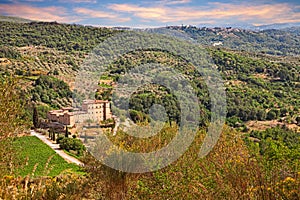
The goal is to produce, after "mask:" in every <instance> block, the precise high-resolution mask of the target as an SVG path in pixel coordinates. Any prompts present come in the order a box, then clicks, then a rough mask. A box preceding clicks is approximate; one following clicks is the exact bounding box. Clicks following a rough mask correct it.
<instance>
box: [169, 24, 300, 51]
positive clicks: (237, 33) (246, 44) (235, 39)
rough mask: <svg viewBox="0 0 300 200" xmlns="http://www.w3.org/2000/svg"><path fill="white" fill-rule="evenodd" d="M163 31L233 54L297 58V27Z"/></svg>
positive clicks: (185, 27) (190, 27)
mask: <svg viewBox="0 0 300 200" xmlns="http://www.w3.org/2000/svg"><path fill="white" fill-rule="evenodd" d="M269 27H271V26H269ZM282 27H284V26H282ZM166 28H167V29H172V30H177V31H181V32H183V33H186V34H187V35H188V36H189V37H191V38H192V39H193V40H195V41H197V42H198V43H199V44H202V45H208V46H214V44H218V46H223V47H226V48H230V49H233V50H239V51H248V52H257V53H259V52H260V53H266V54H270V55H300V49H299V44H300V26H299V27H297V26H294V27H291V28H282V29H265V30H250V29H242V28H232V27H225V28H222V27H215V28H208V27H202V28H198V27H196V26H169V27H166Z"/></svg>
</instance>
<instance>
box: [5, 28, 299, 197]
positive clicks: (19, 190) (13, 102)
mask: <svg viewBox="0 0 300 200" xmlns="http://www.w3.org/2000/svg"><path fill="white" fill-rule="evenodd" d="M169 28H170V29H176V30H180V31H184V32H186V33H188V34H189V35H190V36H191V37H192V38H193V39H194V40H196V41H198V42H199V43H201V44H204V45H205V46H204V48H205V51H206V52H207V54H208V55H210V56H211V58H212V60H213V62H214V64H215V66H216V67H217V70H218V71H219V72H220V73H221V76H222V78H223V79H224V83H225V88H226V89H225V90H226V101H227V110H226V113H227V114H226V115H227V118H226V125H225V126H224V128H223V132H222V136H221V138H220V140H219V141H218V143H217V145H216V147H215V148H214V149H213V151H212V152H211V153H210V154H209V155H208V156H206V157H205V158H198V157H197V155H198V151H199V148H200V146H201V144H202V141H203V138H204V137H205V135H206V128H207V126H208V125H209V119H210V115H211V112H210V108H211V102H210V99H209V93H208V90H207V87H206V85H205V82H204V81H203V79H202V78H201V75H200V74H199V73H198V72H197V70H196V69H195V68H194V66H193V65H192V64H191V63H189V62H188V61H187V60H185V59H183V58H182V57H180V56H176V55H174V54H171V53H169V52H166V51H159V50H155V49H154V50H153V49H146V50H139V51H134V52H129V53H127V54H125V55H122V56H120V57H119V58H115V60H114V62H113V63H111V64H110V65H109V66H107V69H108V70H107V71H106V72H105V75H103V77H102V78H103V79H113V80H114V81H118V80H119V79H120V78H121V77H122V76H123V75H124V73H126V72H127V71H128V70H130V69H132V68H134V67H135V66H138V65H141V64H149V63H150V64H151V63H153V64H161V65H162V66H170V67H172V68H174V69H175V70H177V71H178V72H180V73H181V74H182V75H183V76H184V77H185V78H187V80H189V81H190V84H191V85H192V87H193V89H194V91H195V92H196V95H197V97H198V99H199V102H200V105H199V106H200V109H201V118H200V119H199V130H198V131H197V134H196V135H197V136H196V138H195V141H194V142H193V144H192V145H191V147H190V148H189V149H188V151H187V152H186V153H185V154H184V155H183V156H182V157H180V158H179V159H178V160H177V161H176V162H175V163H173V164H172V165H170V166H168V167H166V168H164V169H162V170H159V171H156V172H151V173H145V174H130V173H124V172H119V171H116V170H113V169H110V168H108V167H105V166H103V165H101V164H100V163H99V162H98V161H95V159H93V158H92V157H91V156H90V155H89V154H88V153H84V155H83V156H82V157H81V158H80V159H81V160H82V161H83V162H84V163H85V164H86V166H85V168H84V169H83V171H84V172H85V173H83V174H82V173H81V174H78V173H68V172H67V173H62V174H60V175H57V176H55V177H51V176H44V177H43V176H41V177H36V176H32V175H30V174H28V175H27V176H25V177H24V176H20V175H18V174H17V171H18V169H20V168H22V167H23V166H24V165H26V161H24V162H23V161H22V162H21V161H18V159H17V158H18V155H17V153H14V152H16V151H15V150H14V149H13V143H14V141H15V140H16V139H15V138H14V137H13V136H14V135H18V134H22V133H24V131H23V130H28V128H29V127H30V126H32V123H33V122H32V113H33V110H34V109H37V110H38V114H39V116H40V118H45V114H46V112H47V111H48V110H49V109H57V108H60V107H62V106H67V105H71V103H72V97H74V96H80V95H81V94H80V91H79V92H78V91H74V88H73V84H72V83H73V82H74V78H75V76H76V73H78V71H80V70H81V69H80V65H81V63H82V62H83V60H84V59H85V58H86V57H87V54H88V52H90V51H91V50H92V49H93V48H94V47H96V45H97V44H98V43H99V42H101V41H103V40H105V39H106V38H108V37H109V36H111V35H113V34H115V33H117V32H119V31H116V30H113V29H109V28H95V27H89V26H81V25H74V24H73V25H70V24H58V23H56V22H51V23H50V22H49V23H44V22H28V23H13V22H0V38H1V40H0V61H1V62H0V72H1V74H0V90H1V94H2V95H1V96H0V116H1V120H0V123H1V130H0V142H1V145H0V157H1V162H0V198H3V199H11V198H13V196H14V198H17V199H21V198H29V199H59V198H64V199H78V198H80V199H82V198H86V199H122V198H123V199H132V198H138V199H169V198H175V199H182V198H185V199H201V198H203V199H299V198H300V193H299V187H300V168H299V167H300V162H299V161H300V153H299V152H300V135H299V125H300V107H299V105H300V57H299V53H300V52H299V48H298V44H299V40H300V39H299V30H298V28H291V29H285V30H280V31H279V30H265V31H262V32H253V31H246V30H239V31H238V30H231V32H230V34H231V35H232V34H234V35H235V36H238V37H230V36H228V34H229V30H228V29H226V31H224V30H222V29H217V30H207V29H205V28H202V29H199V28H195V27H183V26H182V27H169ZM217 33H222V34H218V35H217ZM226 34H227V35H226ZM224 35H226V37H225V36H224ZM215 41H222V42H223V44H224V46H219V47H213V46H212V43H213V42H215ZM135 42H142V41H135ZM174 44H176V43H174ZM163 76H164V75H163V74H162V75H161V77H157V78H163ZM99 79H100V77H99ZM176 86H177V87H178V88H182V87H183V85H176ZM99 88H100V89H99V90H98V92H97V93H96V94H95V96H96V98H99V99H111V91H112V90H113V87H111V86H109V85H105V84H100V85H99ZM103 88H104V89H103ZM118 103H120V104H122V102H118ZM153 104H161V105H163V106H164V107H165V109H166V112H167V114H168V122H169V123H166V125H165V126H164V128H163V129H162V130H161V131H160V133H159V134H158V135H157V136H154V137H151V139H149V140H140V139H137V138H134V137H132V136H128V135H127V134H126V132H125V131H123V130H119V131H118V133H117V136H112V135H111V134H108V137H109V138H110V139H111V140H112V141H113V142H114V144H116V145H118V146H120V147H122V148H124V149H127V150H130V151H136V152H149V151H152V150H155V149H160V148H161V147H163V146H165V145H166V144H168V143H169V142H170V141H171V140H172V138H173V137H174V135H175V134H176V133H177V128H178V122H179V121H180V116H179V113H180V106H179V105H178V99H176V97H175V96H174V95H173V94H172V93H171V91H169V90H168V89H167V88H165V87H162V86H160V85H155V84H149V85H146V86H145V87H143V88H140V90H139V91H137V92H136V93H134V94H133V96H132V98H131V100H130V102H129V106H130V108H129V109H130V116H131V117H132V119H133V120H134V121H135V122H136V123H144V122H146V123H147V122H148V121H151V119H150V117H149V108H150V107H151V106H152V105H153ZM119 112H121V111H120V110H119ZM251 121H260V122H267V123H269V122H270V123H274V127H273V128H268V129H259V130H252V129H251V128H249V127H248V123H249V122H251ZM276 125H277V126H276ZM291 127H292V128H291ZM294 127H296V129H295V128H294ZM297 128H298V130H297ZM8 152H10V153H8ZM6 188H13V189H12V190H9V191H8V189H6ZM11 191H13V192H11Z"/></svg>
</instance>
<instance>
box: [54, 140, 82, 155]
mask: <svg viewBox="0 0 300 200" xmlns="http://www.w3.org/2000/svg"><path fill="white" fill-rule="evenodd" d="M59 147H60V148H61V149H64V150H66V151H69V152H70V151H75V152H77V155H78V156H80V155H82V154H83V152H84V151H85V146H84V145H83V143H82V142H81V140H79V139H76V138H63V139H61V140H60V143H59Z"/></svg>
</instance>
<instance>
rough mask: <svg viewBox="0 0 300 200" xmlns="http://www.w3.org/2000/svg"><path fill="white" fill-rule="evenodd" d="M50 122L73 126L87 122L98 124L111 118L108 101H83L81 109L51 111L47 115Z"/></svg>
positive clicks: (70, 108)
mask: <svg viewBox="0 0 300 200" xmlns="http://www.w3.org/2000/svg"><path fill="white" fill-rule="evenodd" d="M47 118H48V119H49V121H50V122H59V123H61V124H64V125H68V126H74V125H75V123H83V122H87V121H91V122H100V121H104V120H107V119H111V118H112V113H111V109H110V103H109V101H103V100H84V101H83V103H82V107H81V109H78V108H73V107H66V108H62V109H60V110H51V111H49V112H48V113H47Z"/></svg>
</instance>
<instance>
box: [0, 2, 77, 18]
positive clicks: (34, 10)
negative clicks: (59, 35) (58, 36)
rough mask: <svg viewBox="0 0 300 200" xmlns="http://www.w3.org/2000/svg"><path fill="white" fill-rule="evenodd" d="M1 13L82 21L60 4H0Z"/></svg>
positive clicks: (24, 16) (23, 16)
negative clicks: (40, 5) (42, 5)
mask: <svg viewBox="0 0 300 200" xmlns="http://www.w3.org/2000/svg"><path fill="white" fill-rule="evenodd" d="M0 13H2V14H6V15H10V16H18V17H22V18H26V19H31V20H37V21H57V22H77V21H80V19H79V18H77V17H72V16H68V15H67V11H66V9H65V8H63V7H59V6H49V7H35V6H29V5H22V4H0Z"/></svg>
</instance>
